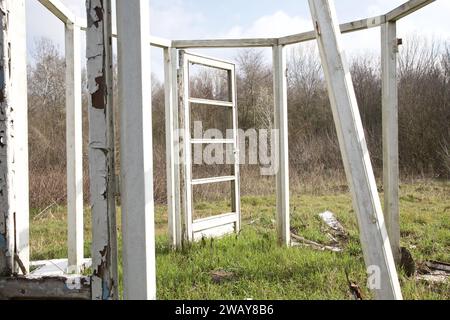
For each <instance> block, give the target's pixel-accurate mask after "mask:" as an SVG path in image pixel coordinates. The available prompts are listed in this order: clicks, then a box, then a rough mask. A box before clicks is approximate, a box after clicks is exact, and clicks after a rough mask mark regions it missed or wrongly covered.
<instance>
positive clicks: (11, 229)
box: [0, 0, 29, 275]
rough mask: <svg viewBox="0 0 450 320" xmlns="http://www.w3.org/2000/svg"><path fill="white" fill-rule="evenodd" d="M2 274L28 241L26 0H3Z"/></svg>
mask: <svg viewBox="0 0 450 320" xmlns="http://www.w3.org/2000/svg"><path fill="white" fill-rule="evenodd" d="M0 20H1V21H0V28H1V30H0V191H1V192H0V274H6V275H9V274H11V273H12V272H18V271H19V270H18V268H17V266H16V265H15V264H14V258H13V257H14V254H15V253H17V254H18V255H19V258H20V260H21V261H22V262H23V264H24V266H25V269H27V270H28V266H29V244H28V219H29V209H28V112H27V107H28V106H27V95H26V94H24V92H27V71H26V28H25V1H24V0H0Z"/></svg>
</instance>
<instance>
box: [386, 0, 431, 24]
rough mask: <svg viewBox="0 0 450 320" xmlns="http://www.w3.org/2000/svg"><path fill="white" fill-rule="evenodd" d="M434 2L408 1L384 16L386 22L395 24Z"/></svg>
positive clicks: (425, 0) (427, 0)
mask: <svg viewBox="0 0 450 320" xmlns="http://www.w3.org/2000/svg"><path fill="white" fill-rule="evenodd" d="M434 1H436V0H410V1H407V2H405V3H404V4H402V5H400V6H398V7H397V8H395V9H394V10H392V11H390V12H388V13H387V14H386V21H388V22H395V21H398V20H400V19H401V18H404V17H406V16H407V15H410V14H411V13H413V12H416V11H417V10H419V9H421V8H423V7H425V6H427V5H429V4H430V3H433V2H434Z"/></svg>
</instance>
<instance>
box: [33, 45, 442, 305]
mask: <svg viewBox="0 0 450 320" xmlns="http://www.w3.org/2000/svg"><path fill="white" fill-rule="evenodd" d="M405 43H406V45H405V46H404V47H402V49H401V54H400V63H399V76H400V82H399V113H400V114H399V126H400V127H399V135H400V167H401V171H402V172H401V173H402V181H403V183H404V184H403V185H402V188H401V199H400V202H401V235H402V245H403V246H404V247H406V248H408V249H409V250H410V251H411V252H412V254H413V257H414V258H415V259H416V261H423V260H429V259H435V260H441V261H446V262H449V261H450V214H449V212H450V198H449V196H448V195H449V194H450V185H449V180H448V179H449V178H450V130H449V126H448V123H449V119H450V108H449V106H448V99H449V96H450V95H449V90H450V85H449V80H450V79H449V77H450V69H449V67H450V46H449V43H448V41H447V42H427V41H426V40H424V39H417V38H413V39H409V40H408V41H405ZM36 47H37V50H36V52H35V56H34V60H35V64H33V65H32V66H29V72H28V78H29V82H28V83H29V90H28V96H29V119H30V120H29V122H30V123H29V126H30V130H29V132H30V136H29V137H30V198H31V199H30V200H31V207H32V212H31V219H32V221H31V223H30V225H31V254H32V259H33V260H40V259H53V258H63V257H66V256H67V245H66V241H67V232H66V229H67V228H66V209H65V201H66V173H65V169H66V165H65V162H66V156H65V155H66V151H65V108H64V105H65V101H64V100H65V98H64V95H65V87H64V60H63V58H62V56H61V54H60V53H59V51H58V50H57V49H56V47H55V46H54V44H53V43H51V42H50V41H49V40H45V39H42V40H40V41H39V42H38V45H37V46H36ZM236 63H237V65H238V78H237V84H238V85H237V89H238V90H237V91H238V105H239V127H240V128H242V129H244V130H246V129H271V128H272V123H273V103H272V99H273V98H272V73H271V66H270V65H269V64H268V63H266V61H265V59H264V56H263V54H262V52H260V51H255V50H246V51H243V52H242V53H241V54H240V55H239V56H237V57H236ZM351 71H352V77H353V80H354V84H355V89H356V94H357V98H358V102H359V108H360V111H361V116H362V120H363V123H364V128H365V131H366V137H367V141H368V146H369V150H370V154H371V159H372V162H373V165H374V168H375V173H376V175H377V177H378V178H379V177H380V175H381V170H382V146H381V82H380V63H379V58H378V57H372V56H365V57H358V58H355V59H353V60H352V61H351ZM222 77H223V75H220V74H219V73H212V72H206V71H201V70H200V71H199V72H198V73H196V74H195V76H194V77H193V79H192V84H193V93H194V94H197V95H199V96H201V97H203V98H213V97H215V96H217V95H218V96H220V95H223V94H224V92H223V91H222V90H221V89H220V88H221V83H222V84H223V78H222ZM288 80H289V81H288V85H289V88H288V90H289V101H288V108H289V139H290V150H289V151H290V183H291V193H292V197H291V211H292V212H291V219H292V222H291V224H292V229H293V231H295V232H296V233H297V234H299V235H301V236H303V237H305V238H307V239H309V240H312V241H316V242H320V243H324V244H326V243H327V241H329V239H328V238H327V237H326V232H324V231H325V230H326V226H325V225H324V224H323V223H322V222H321V221H320V219H319V218H318V216H317V214H318V213H320V212H323V211H325V210H330V211H332V212H334V213H335V214H336V216H337V218H338V219H339V220H340V222H341V223H342V224H343V225H344V227H345V229H346V230H347V232H348V235H349V238H348V241H347V242H346V243H345V246H344V251H343V252H342V253H332V252H326V251H316V250H313V249H311V248H307V247H295V248H280V247H278V246H277V245H276V239H275V227H274V218H275V198H274V196H273V195H274V191H275V190H274V188H275V183H274V182H275V181H274V177H267V176H260V173H259V168H258V167H257V166H250V165H243V166H242V167H241V193H242V195H243V198H242V214H243V229H242V232H241V233H240V234H239V235H237V236H236V235H234V236H229V237H225V238H223V239H216V240H205V241H202V242H199V243H196V244H194V245H193V246H192V247H191V248H189V249H188V250H185V251H183V252H173V251H171V250H169V248H168V246H167V214H166V207H165V206H164V203H165V198H166V187H165V186H166V181H165V179H166V178H165V177H166V175H165V142H164V139H165V131H164V130H165V129H164V126H163V125H161V124H163V123H164V88H163V86H162V84H161V83H160V82H159V81H158V79H156V77H154V76H153V77H152V88H151V90H152V95H153V100H152V103H153V121H154V126H153V133H154V171H155V177H154V186H155V187H154V189H155V199H156V201H157V203H158V205H157V207H156V211H157V212H156V213H157V215H156V230H157V235H158V236H157V271H158V290H159V291H158V297H159V298H161V299H215V298H220V299H244V298H253V299H347V298H350V293H349V289H348V285H347V280H346V277H345V273H346V272H348V273H349V277H350V279H351V280H352V281H353V282H356V283H357V284H358V285H359V286H360V287H361V289H362V290H363V294H364V296H365V298H370V293H369V292H368V291H367V289H366V286H365V281H366V274H365V267H364V262H363V259H362V252H361V248H360V244H359V235H358V230H357V223H356V218H355V215H354V213H353V210H352V208H351V201H350V197H349V194H348V188H347V183H346V180H345V176H344V173H343V169H342V161H341V156H340V152H339V146H338V143H337V138H336V133H335V128H334V123H333V118H332V114H331V109H330V106H329V101H328V96H327V92H326V89H325V85H324V81H323V77H322V70H321V67H320V63H319V60H318V55H317V52H316V49H315V47H312V46H310V47H308V46H304V45H303V46H301V47H300V46H297V47H293V49H292V51H291V52H290V54H289V64H288ZM218 83H219V85H218ZM218 88H219V89H220V90H217V89H218ZM149 90H150V88H149ZM85 94H86V93H85ZM83 101H84V103H83V106H84V107H83V109H84V115H83V119H84V124H83V129H84V132H83V135H84V142H83V145H84V158H85V163H84V178H85V181H84V182H85V184H84V189H85V197H86V198H85V202H86V203H88V201H89V199H88V194H89V193H88V192H87V191H88V190H89V189H88V188H89V181H88V170H87V161H86V159H87V146H88V130H87V129H88V119H87V105H86V104H87V99H86V96H85V97H84V99H83ZM197 116H199V117H202V118H203V120H204V121H206V122H209V123H211V124H221V123H222V124H223V121H224V119H220V118H217V114H215V113H214V112H203V113H201V112H200V113H199V114H197ZM117 147H118V145H117ZM119 152H120V150H119V148H117V153H119ZM117 160H119V157H117ZM118 165H119V166H120V163H118ZM201 170H206V171H205V172H206V173H207V174H213V175H221V172H220V170H219V171H217V170H216V169H211V168H210V169H205V168H204V167H203V168H202V169H200V170H199V171H201ZM213 170H216V171H213ZM205 172H203V174H204V173H205ZM222 173H223V172H222ZM382 189H383V188H382V185H381V183H379V190H380V191H382ZM194 191H195V198H196V199H197V200H198V201H197V202H196V205H195V206H196V207H195V215H196V216H205V215H211V214H214V213H219V212H228V210H227V208H229V205H230V204H229V202H226V201H224V200H223V199H224V197H225V196H228V195H229V194H225V193H226V192H229V191H227V190H226V188H223V186H222V185H217V186H212V187H208V188H204V189H198V190H194ZM118 220H119V221H120V208H119V219H118ZM85 221H86V223H85V252H86V254H89V253H90V238H91V234H90V211H89V209H88V208H86V211H85ZM119 245H120V222H119ZM119 256H120V255H119ZM400 277H401V283H402V288H403V293H404V296H405V298H408V299H450V284H448V283H447V284H441V285H430V284H427V283H425V282H422V281H417V280H415V279H414V278H408V277H406V275H405V274H403V273H402V272H401V274H400Z"/></svg>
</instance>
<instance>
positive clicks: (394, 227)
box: [381, 22, 401, 264]
mask: <svg viewBox="0 0 450 320" xmlns="http://www.w3.org/2000/svg"><path fill="white" fill-rule="evenodd" d="M396 29H397V28H396V23H395V22H386V23H384V24H382V25H381V66H382V95H383V98H382V101H383V186H384V217H385V221H386V227H387V231H388V235H389V241H390V243H391V248H392V253H393V255H394V259H395V262H396V263H397V264H398V263H399V262H400V259H401V251H400V213H399V199H398V197H399V164H398V94H397V52H398V44H397V32H396Z"/></svg>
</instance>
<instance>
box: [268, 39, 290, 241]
mask: <svg viewBox="0 0 450 320" xmlns="http://www.w3.org/2000/svg"><path fill="white" fill-rule="evenodd" d="M272 50H273V86H274V87H273V93H274V103H275V118H274V119H275V129H276V130H277V131H278V134H277V140H276V151H275V152H276V155H277V160H278V167H277V169H278V170H277V175H276V190H277V233H278V242H279V243H280V244H281V245H286V246H289V245H290V241H291V233H290V221H289V219H290V217H289V214H290V212H289V144H288V109H287V67H286V48H285V47H284V46H282V45H277V46H274V47H273V49H272Z"/></svg>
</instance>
